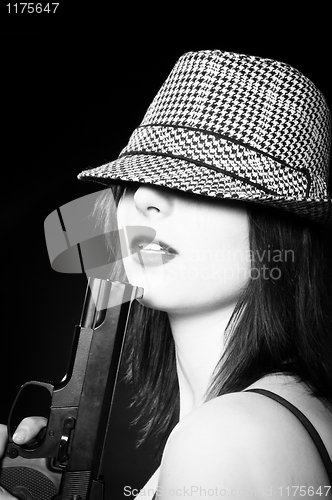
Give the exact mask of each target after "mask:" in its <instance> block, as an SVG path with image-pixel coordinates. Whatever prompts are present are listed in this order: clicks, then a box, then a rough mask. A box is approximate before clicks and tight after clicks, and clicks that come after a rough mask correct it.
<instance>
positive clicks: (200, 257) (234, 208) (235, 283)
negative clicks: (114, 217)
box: [118, 185, 250, 314]
mask: <svg viewBox="0 0 332 500" xmlns="http://www.w3.org/2000/svg"><path fill="white" fill-rule="evenodd" d="M118 224H119V228H120V227H125V226H142V227H144V226H148V227H151V228H153V229H154V231H155V232H156V236H155V239H154V240H153V242H152V243H149V241H148V239H145V237H144V231H143V230H142V237H141V238H140V234H139V233H140V232H139V230H138V233H137V229H136V237H135V238H130V237H129V238H128V239H127V242H126V243H127V245H128V246H129V248H130V252H131V253H132V254H131V256H130V257H126V258H125V259H124V266H125V269H126V273H127V277H128V280H129V282H130V283H132V284H133V285H137V286H142V287H143V288H144V290H145V293H144V298H143V299H142V301H141V302H142V303H144V304H145V305H147V306H149V307H152V308H156V309H160V310H163V311H166V312H169V313H172V314H192V313H199V312H200V311H204V310H209V309H215V308H221V307H223V306H229V305H231V304H233V303H234V304H235V303H236V302H237V300H238V298H239V296H240V294H241V292H242V290H243V288H244V287H245V286H246V284H247V283H248V280H249V276H250V252H249V223H248V217H247V212H246V208H245V205H244V204H243V203H240V202H235V201H233V200H229V201H227V200H221V199H214V198H209V197H203V196H195V195H190V194H187V193H183V192H181V191H176V190H171V189H168V188H163V187H158V186H150V185H138V186H137V185H133V186H132V187H129V189H128V190H127V191H126V192H125V194H124V195H123V197H122V198H121V200H120V203H119V207H118ZM137 234H138V236H137ZM150 241H151V240H150ZM124 254H125V253H124Z"/></svg>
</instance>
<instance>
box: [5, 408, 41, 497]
mask: <svg viewBox="0 0 332 500" xmlns="http://www.w3.org/2000/svg"><path fill="white" fill-rule="evenodd" d="M46 424H47V420H46V418H44V417H27V418H25V419H24V420H22V422H21V423H20V424H19V426H18V427H17V429H16V431H15V433H14V435H13V441H14V442H15V443H16V444H18V445H22V444H25V443H27V442H28V441H30V439H33V438H34V437H36V436H37V434H38V433H39V431H41V429H42V428H43V427H45V426H46ZM7 438H8V435H7V427H6V426H5V425H2V424H0V457H2V456H3V454H4V452H5V450H6V444H7ZM14 499H15V500H16V497H13V496H12V495H11V494H10V493H8V491H6V490H4V489H3V488H2V487H1V486H0V500H14Z"/></svg>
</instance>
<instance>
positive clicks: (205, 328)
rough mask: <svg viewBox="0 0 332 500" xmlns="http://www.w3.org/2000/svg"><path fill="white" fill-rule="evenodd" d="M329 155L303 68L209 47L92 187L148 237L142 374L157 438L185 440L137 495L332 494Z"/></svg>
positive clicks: (137, 323) (135, 343) (139, 332)
mask: <svg viewBox="0 0 332 500" xmlns="http://www.w3.org/2000/svg"><path fill="white" fill-rule="evenodd" d="M329 143H330V114H329V110H328V108H327V106H326V103H325V100H324V98H323V96H322V95H321V93H320V92H319V91H318V90H317V89H316V87H315V86H314V85H313V84H312V82H310V81H309V80H308V79H306V78H305V77H304V76H303V75H302V74H301V73H299V72H298V71H297V70H295V69H293V68H291V67H290V66H288V65H285V64H283V63H279V62H275V61H271V60H268V59H262V58H257V57H253V56H247V55H242V54H233V53H227V52H220V51H202V52H197V53H188V54H185V55H184V56H183V57H182V58H180V59H179V61H178V62H177V64H176V65H175V67H174V69H173V71H172V73H171V74H170V76H169V78H168V79H167V80H166V82H165V84H164V85H163V87H162V88H161V90H160V91H159V93H158V94H157V96H156V98H155V99H154V101H153V103H152V104H151V106H150V107H149V109H148V111H147V113H146V115H145V117H144V119H143V122H142V124H141V126H140V127H138V129H136V130H135V131H134V133H133V135H132V137H131V138H130V141H129V144H128V146H127V147H126V148H125V149H124V150H123V151H122V153H121V154H120V157H119V159H118V160H116V161H114V162H112V163H110V164H107V165H104V166H102V167H99V168H96V169H92V170H87V171H84V172H82V173H81V174H80V178H82V179H92V180H95V181H97V182H101V183H104V184H111V185H112V186H113V188H112V189H113V192H114V193H115V195H116V198H117V202H118V208H117V223H118V225H119V226H120V227H123V228H126V227H127V226H130V225H135V226H141V227H142V234H139V235H138V236H137V235H136V237H135V238H131V237H130V235H129V237H128V239H127V240H126V244H127V245H128V246H129V250H130V252H131V255H130V257H127V258H125V259H124V268H125V271H126V274H127V278H128V280H129V281H130V282H131V283H133V284H135V285H140V286H143V287H144V290H145V293H144V298H143V299H142V300H141V301H140V302H141V303H140V304H136V306H135V310H134V312H133V317H132V324H131V326H130V334H129V342H128V346H127V348H128V349H127V358H128V378H129V379H130V380H132V382H133V383H134V384H135V386H136V391H137V403H138V405H139V406H140V407H141V417H140V419H139V420H140V421H141V425H142V439H145V438H146V436H148V435H150V434H153V433H155V434H156V435H157V436H158V439H159V442H160V443H161V448H163V446H164V442H165V440H166V439H167V437H168V436H169V434H170V433H171V434H170V436H169V437H168V439H167V443H166V446H165V448H164V451H163V457H162V462H161V467H160V470H158V471H156V474H155V475H154V476H153V478H152V479H151V481H150V482H149V483H148V484H147V485H146V487H145V488H144V489H143V490H142V491H141V494H140V496H139V497H138V498H151V497H152V496H153V494H154V492H155V497H156V498H161V499H169V498H172V497H174V496H190V497H192V498H210V497H212V498H222V497H225V496H232V497H241V498H250V497H252V496H256V497H257V498H280V497H284V496H292V497H296V496H297V497H299V496H302V497H303V496H305V497H314V498H318V497H322V496H325V497H331V492H330V485H331V480H332V463H331V460H330V457H331V456H332V397H331V394H332V368H331V362H330V355H329V348H330V347H331V342H330V340H329V337H328V335H327V332H326V331H325V327H324V317H323V313H322V311H321V303H320V302H321V292H320V289H319V288H320V286H321V285H322V283H321V274H320V268H321V250H320V242H319V227H320V226H321V225H326V226H327V225H328V224H330V223H331V219H332V218H331V214H332V210H331V206H332V205H331V200H330V199H329V196H328V191H327V179H328V157H329ZM110 196H111V195H105V196H104V197H103V198H101V199H100V200H99V203H98V206H97V207H96V210H97V212H98V214H99V217H100V220H101V221H102V223H103V224H104V225H105V229H107V230H109V229H110V228H111V227H112V223H113V222H112V217H111V216H110V211H109V206H110V204H109V200H110ZM146 226H149V227H152V228H153V229H154V230H155V231H156V238H155V240H154V241H153V243H150V242H148V241H147V238H146V236H145V235H144V231H143V228H144V227H146ZM116 272H117V273H118V272H119V269H117V270H116ZM120 272H121V269H120ZM112 277H117V278H119V277H121V275H119V274H117V275H116V276H112ZM256 390H263V392H254V391H256ZM250 391H252V392H250ZM264 391H268V392H264ZM279 397H281V399H280V398H279ZM288 403H290V404H291V405H292V406H290V405H289V404H288ZM284 405H286V407H285V406H284ZM294 407H295V409H294ZM296 409H298V410H299V411H300V412H301V414H300V415H299V418H300V419H302V420H301V421H302V423H301V422H300V421H299V418H296V417H297V415H296ZM294 413H295V415H294ZM302 415H304V416H305V417H307V419H309V421H310V422H311V424H312V425H313V426H314V428H316V430H317V431H318V434H319V435H320V438H321V441H320V439H319V438H318V437H317V435H316V434H315V431H314V430H312V427H311V426H310V424H308V423H307V421H306V420H305V418H304V417H303V416H302ZM178 420H179V423H177V422H178ZM42 424H43V422H42V421H38V420H30V421H29V422H25V423H24V424H22V427H21V429H22V428H23V429H24V428H25V430H26V436H25V438H24V439H28V438H29V437H30V436H31V435H32V434H33V433H34V432H36V430H38V428H40V425H42ZM310 433H311V434H310ZM17 435H18V437H20V429H18V433H17ZM21 442H23V440H21ZM129 493H130V491H129V490H126V492H124V494H125V495H126V494H129ZM4 495H5V494H4ZM127 496H128V495H127ZM0 498H10V497H8V496H7V497H5V496H3V497H0Z"/></svg>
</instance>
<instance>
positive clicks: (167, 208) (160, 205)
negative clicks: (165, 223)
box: [134, 186, 173, 218]
mask: <svg viewBox="0 0 332 500" xmlns="http://www.w3.org/2000/svg"><path fill="white" fill-rule="evenodd" d="M134 202H135V205H136V208H137V210H138V211H139V212H141V213H142V214H144V215H145V216H147V217H151V216H153V217H159V218H161V217H166V216H168V215H170V213H171V212H172V208H173V202H172V198H171V195H170V194H169V193H168V190H167V189H165V188H161V187H158V188H155V187H151V186H140V187H139V188H138V189H137V191H136V192H135V194H134Z"/></svg>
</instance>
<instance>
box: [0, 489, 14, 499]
mask: <svg viewBox="0 0 332 500" xmlns="http://www.w3.org/2000/svg"><path fill="white" fill-rule="evenodd" d="M0 500H16V499H15V497H13V495H11V494H10V493H8V491H6V490H4V489H3V488H2V487H1V486H0Z"/></svg>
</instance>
